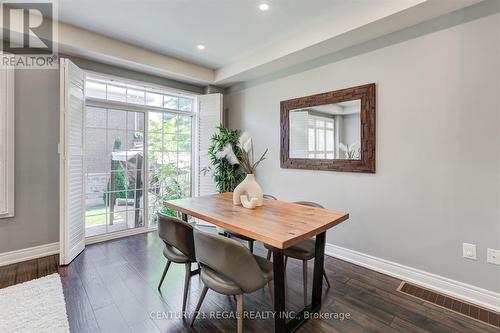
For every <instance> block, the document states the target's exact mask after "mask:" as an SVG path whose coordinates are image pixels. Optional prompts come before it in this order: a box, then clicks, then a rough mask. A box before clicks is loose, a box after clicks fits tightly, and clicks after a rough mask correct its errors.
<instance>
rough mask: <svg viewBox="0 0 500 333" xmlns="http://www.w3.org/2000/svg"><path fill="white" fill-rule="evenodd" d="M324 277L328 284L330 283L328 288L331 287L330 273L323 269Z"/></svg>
mask: <svg viewBox="0 0 500 333" xmlns="http://www.w3.org/2000/svg"><path fill="white" fill-rule="evenodd" d="M323 277H324V278H325V281H326V284H327V285H328V288H331V287H332V286H331V284H330V279H328V275H326V272H325V271H324V270H323Z"/></svg>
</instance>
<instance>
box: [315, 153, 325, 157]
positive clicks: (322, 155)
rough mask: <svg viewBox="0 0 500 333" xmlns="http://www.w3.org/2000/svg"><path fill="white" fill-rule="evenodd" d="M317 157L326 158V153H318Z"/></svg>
mask: <svg viewBox="0 0 500 333" xmlns="http://www.w3.org/2000/svg"><path fill="white" fill-rule="evenodd" d="M316 158H325V154H316Z"/></svg>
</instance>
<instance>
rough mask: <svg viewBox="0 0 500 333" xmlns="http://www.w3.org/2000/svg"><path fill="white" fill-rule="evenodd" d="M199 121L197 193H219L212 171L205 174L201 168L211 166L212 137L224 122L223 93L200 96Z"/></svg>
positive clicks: (198, 194)
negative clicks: (209, 152) (209, 150)
mask: <svg viewBox="0 0 500 333" xmlns="http://www.w3.org/2000/svg"><path fill="white" fill-rule="evenodd" d="M198 102H199V108H198V112H199V121H198V149H199V150H198V167H197V175H198V182H197V188H196V195H197V196H200V195H207V194H214V193H217V186H216V185H215V182H214V180H213V176H212V173H210V172H209V173H206V174H203V172H202V171H201V170H203V168H206V167H208V166H211V163H210V157H209V156H208V149H209V148H210V144H211V141H210V138H211V137H212V135H213V134H214V133H217V127H218V126H219V125H221V124H222V119H223V112H222V94H209V95H202V96H199V98H198Z"/></svg>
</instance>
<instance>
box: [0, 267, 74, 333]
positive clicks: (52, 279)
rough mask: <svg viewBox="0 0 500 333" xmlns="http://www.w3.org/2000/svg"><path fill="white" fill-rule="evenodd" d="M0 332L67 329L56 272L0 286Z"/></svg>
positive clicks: (55, 332)
mask: <svg viewBox="0 0 500 333" xmlns="http://www.w3.org/2000/svg"><path fill="white" fill-rule="evenodd" d="M0 332H1V333H4V332H9V333H10V332H16V333H17V332H23V333H24V332H37V333H42V332H44V333H45V332H47V333H60V332H61V333H62V332H65V333H66V332H69V324H68V318H67V316H66V302H65V301H64V294H63V290H62V285H61V278H60V277H59V274H57V273H55V274H52V275H48V276H44V277H42V278H39V279H36V280H31V281H28V282H25V283H21V284H16V285H14V286H10V287H7V288H3V289H0Z"/></svg>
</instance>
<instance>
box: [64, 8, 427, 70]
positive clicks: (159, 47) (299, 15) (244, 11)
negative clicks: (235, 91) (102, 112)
mask: <svg viewBox="0 0 500 333" xmlns="http://www.w3.org/2000/svg"><path fill="white" fill-rule="evenodd" d="M263 2H266V3H268V4H269V5H270V9H269V10H268V11H266V12H263V11H260V10H259V9H258V5H259V4H261V3H263ZM419 2H422V0H262V1H259V0H143V1H140V0H135V1H134V0H60V1H59V20H60V21H63V22H66V23H69V24H71V25H75V26H77V27H80V28H84V29H87V30H90V31H93V32H97V33H99V34H103V35H106V36H108V37H112V38H114V39H117V40H120V41H124V42H127V43H130V44H133V45H136V46H140V47H143V48H146V49H150V50H152V51H155V52H158V53H161V54H165V55H170V56H174V57H176V58H179V59H182V60H186V61H189V62H192V63H195V64H199V65H203V66H205V67H209V68H213V69H216V68H220V67H223V66H226V65H228V64H231V63H235V62H237V61H238V60H239V59H241V58H244V57H246V56H248V55H252V54H253V53H255V52H256V51H259V50H265V49H266V47H271V46H273V45H275V44H277V43H280V42H283V41H291V42H293V40H297V41H299V40H301V39H303V38H304V37H307V36H312V35H314V34H317V32H316V31H315V30H317V29H321V30H322V31H324V30H325V28H327V27H328V26H332V25H335V22H337V21H338V22H345V21H346V20H349V19H352V20H355V19H357V18H358V17H359V16H360V15H366V13H374V12H379V11H380V10H384V9H385V8H395V7H401V9H404V8H406V7H408V6H410V5H414V4H417V3H419ZM327 29H328V28H327ZM198 44H203V45H205V46H206V49H205V50H204V51H199V50H197V49H196V45H198Z"/></svg>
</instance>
